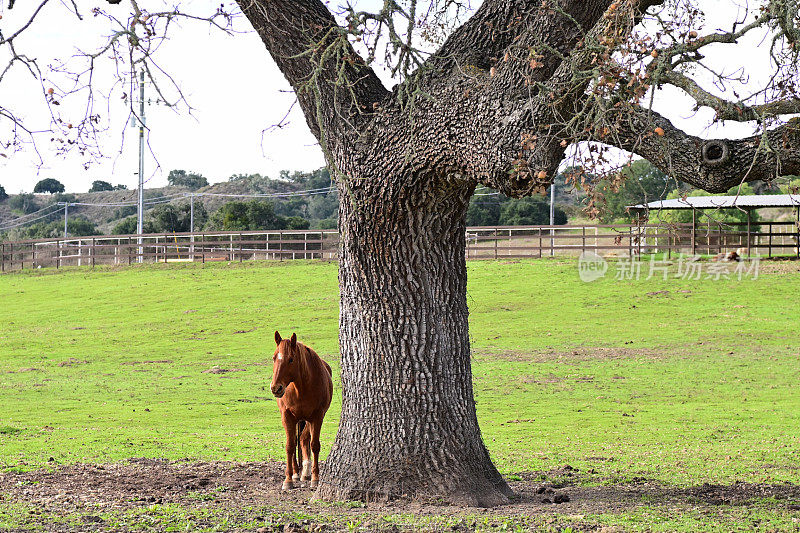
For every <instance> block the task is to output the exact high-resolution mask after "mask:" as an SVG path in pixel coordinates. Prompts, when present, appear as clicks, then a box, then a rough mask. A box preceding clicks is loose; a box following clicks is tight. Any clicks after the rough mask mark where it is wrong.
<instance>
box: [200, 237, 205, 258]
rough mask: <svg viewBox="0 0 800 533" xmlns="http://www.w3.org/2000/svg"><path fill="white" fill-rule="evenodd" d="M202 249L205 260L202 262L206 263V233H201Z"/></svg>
mask: <svg viewBox="0 0 800 533" xmlns="http://www.w3.org/2000/svg"><path fill="white" fill-rule="evenodd" d="M200 249H201V250H202V251H203V262H202V264H203V265H205V264H206V234H205V233H201V234H200Z"/></svg>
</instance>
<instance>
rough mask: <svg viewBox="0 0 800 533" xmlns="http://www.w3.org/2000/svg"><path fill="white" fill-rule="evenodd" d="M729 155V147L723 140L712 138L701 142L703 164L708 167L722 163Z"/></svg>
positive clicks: (725, 161)
mask: <svg viewBox="0 0 800 533" xmlns="http://www.w3.org/2000/svg"><path fill="white" fill-rule="evenodd" d="M730 155H731V154H730V148H729V147H728V143H726V142H725V141H721V140H717V139H712V140H710V141H706V142H705V144H703V164H704V165H706V166H708V167H718V166H720V165H724V164H725V163H727V162H728V159H730Z"/></svg>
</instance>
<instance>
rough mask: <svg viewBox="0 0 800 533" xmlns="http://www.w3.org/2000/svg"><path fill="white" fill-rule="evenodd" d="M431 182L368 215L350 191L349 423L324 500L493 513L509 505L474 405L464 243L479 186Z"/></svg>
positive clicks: (345, 371) (344, 226)
mask: <svg viewBox="0 0 800 533" xmlns="http://www.w3.org/2000/svg"><path fill="white" fill-rule="evenodd" d="M418 178H419V177H418ZM427 179H428V180H429V181H427V183H424V184H423V181H425V180H426V178H422V179H420V180H419V181H417V183H418V184H422V186H421V187H414V188H415V189H423V190H422V191H419V190H418V191H417V192H415V193H413V194H410V195H406V194H403V195H402V197H400V198H397V197H390V195H391V193H389V192H387V191H384V194H385V196H384V197H383V198H375V197H374V196H373V197H371V198H370V200H369V202H368V203H363V202H359V201H357V200H353V201H349V200H350V199H351V198H350V197H349V193H348V191H347V190H346V188H344V187H342V190H341V195H342V196H341V197H342V202H341V207H340V216H339V226H340V230H341V239H342V240H341V245H340V254H341V255H340V258H339V288H340V291H341V308H340V309H341V317H340V334H339V335H340V347H341V355H342V415H341V423H340V425H339V431H338V433H337V435H336V442H335V443H334V445H333V448H332V450H331V453H330V456H329V458H328V460H327V463H326V465H325V467H324V470H323V474H322V476H321V484H320V487H319V490H318V492H317V497H320V498H324V499H347V500H350V499H359V500H374V499H386V498H395V497H403V496H406V497H420V498H428V497H430V498H443V499H445V500H447V501H452V502H458V503H463V504H468V505H478V506H491V505H497V504H500V503H504V502H507V501H508V498H509V496H511V490H510V489H509V488H508V485H507V484H506V483H505V481H503V479H502V477H501V476H500V474H499V473H498V472H497V469H496V468H495V467H494V465H493V464H492V462H491V460H490V458H489V454H488V452H487V450H486V448H485V446H484V444H483V441H482V440H481V434H480V429H479V428H478V421H477V417H476V414H475V402H474V398H473V394H472V372H471V370H470V347H469V336H468V329H467V328H468V324H467V314H468V312H467V302H466V279H467V276H466V263H465V259H464V247H465V241H464V232H465V217H466V209H467V205H468V202H469V196H470V195H471V194H472V190H473V188H474V184H471V183H466V182H460V181H458V180H457V179H452V180H444V179H435V178H427ZM408 181H414V180H407V181H406V183H408ZM373 206H374V207H377V208H376V209H375V208H371V207H373Z"/></svg>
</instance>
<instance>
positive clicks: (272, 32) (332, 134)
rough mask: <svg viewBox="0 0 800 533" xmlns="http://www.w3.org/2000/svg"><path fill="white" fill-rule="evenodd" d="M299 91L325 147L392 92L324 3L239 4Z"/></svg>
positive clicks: (248, 0)
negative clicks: (353, 44)
mask: <svg viewBox="0 0 800 533" xmlns="http://www.w3.org/2000/svg"><path fill="white" fill-rule="evenodd" d="M238 4H239V7H240V8H241V10H242V12H243V13H244V14H245V16H246V17H247V18H248V19H249V20H250V22H251V23H252V25H253V28H255V30H256V32H257V33H258V34H259V36H260V37H261V40H262V41H263V42H264V44H265V45H266V47H267V50H268V51H269V53H270V55H271V56H272V58H273V59H274V60H275V62H276V63H277V65H278V68H280V70H281V72H283V74H284V76H286V79H287V80H288V81H289V83H290V84H291V85H292V88H293V89H294V90H295V92H296V93H297V97H298V102H299V103H300V106H301V108H302V109H303V112H304V114H305V117H306V121H307V122H308V125H309V127H310V128H311V131H312V132H313V133H314V135H315V136H316V137H317V138H318V139H319V140H320V142H321V143H322V144H323V148H325V147H326V143H329V142H333V141H335V140H336V139H337V138H339V135H345V136H347V137H350V135H349V134H348V132H350V133H352V130H353V128H357V126H358V124H360V123H364V122H365V121H367V120H368V117H369V113H371V112H372V110H373V108H374V106H375V105H376V104H377V103H378V102H381V101H382V100H384V98H386V96H387V95H388V94H389V93H388V91H387V90H386V88H385V87H384V86H383V84H382V83H381V82H380V80H379V79H378V77H377V76H376V75H375V72H374V71H373V70H372V69H371V68H370V67H369V66H367V65H366V64H365V63H364V61H363V60H362V58H361V57H360V56H359V55H358V54H357V53H356V52H355V50H354V49H353V47H352V46H351V45H350V43H349V42H348V40H347V31H346V30H345V29H344V28H341V27H340V26H339V25H338V24H337V23H336V20H335V19H334V18H333V15H332V14H331V13H330V11H328V9H327V8H326V7H325V5H324V4H323V3H322V2H320V1H319V0H238Z"/></svg>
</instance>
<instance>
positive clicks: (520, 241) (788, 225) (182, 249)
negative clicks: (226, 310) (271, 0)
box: [0, 222, 800, 272]
mask: <svg viewBox="0 0 800 533" xmlns="http://www.w3.org/2000/svg"><path fill="white" fill-rule="evenodd" d="M140 237H141V244H140V243H139V239H140ZM799 237H800V226H799V225H798V223H795V222H758V223H757V225H756V223H754V224H752V225H749V224H747V223H728V224H724V225H713V226H712V225H703V226H694V227H693V226H692V224H673V225H632V224H599V225H564V226H499V227H471V228H467V231H466V257H467V259H501V258H524V257H543V256H554V255H576V256H577V255H578V254H580V253H582V252H585V251H594V252H596V253H599V254H601V255H619V256H628V255H638V254H642V253H653V252H667V253H670V254H671V253H673V252H676V253H677V252H683V253H691V254H698V253H700V254H716V253H719V252H724V251H730V250H735V249H737V248H746V249H747V250H748V254H749V255H755V254H758V255H761V256H767V257H772V256H775V255H793V256H797V257H800V238H799ZM338 247H339V234H338V232H336V231H334V230H299V231H298V230H296V231H289V230H284V231H241V232H207V233H167V234H148V235H142V236H139V235H114V236H109V235H98V236H94V237H75V238H68V239H39V240H28V241H16V242H4V243H0V272H8V271H12V270H20V269H25V268H40V267H55V268H60V267H63V266H95V265H98V264H105V265H122V264H132V263H136V262H165V263H169V262H184V261H186V262H193V261H197V262H203V263H206V262H211V261H245V260H253V259H267V260H279V261H283V260H290V259H320V260H328V261H335V260H336V259H337V255H338Z"/></svg>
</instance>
